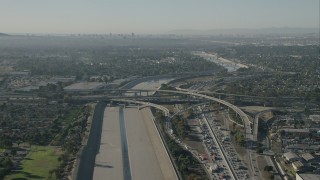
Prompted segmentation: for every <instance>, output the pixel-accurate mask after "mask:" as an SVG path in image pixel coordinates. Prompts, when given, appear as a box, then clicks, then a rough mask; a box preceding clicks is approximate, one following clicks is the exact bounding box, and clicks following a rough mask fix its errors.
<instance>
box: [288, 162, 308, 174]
mask: <svg viewBox="0 0 320 180" xmlns="http://www.w3.org/2000/svg"><path fill="white" fill-rule="evenodd" d="M291 165H292V167H293V169H294V170H295V171H296V172H300V171H303V168H304V166H305V165H304V164H303V163H302V162H301V161H295V162H293V163H292V164H291Z"/></svg>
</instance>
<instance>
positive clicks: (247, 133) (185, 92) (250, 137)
mask: <svg viewBox="0 0 320 180" xmlns="http://www.w3.org/2000/svg"><path fill="white" fill-rule="evenodd" d="M110 91H113V92H114V93H116V94H117V93H118V94H119V95H120V96H121V97H123V98H124V99H126V98H132V96H125V95H123V94H124V93H123V92H126V93H128V92H139V94H141V92H160V93H169V94H180V95H181V94H182V95H188V96H192V97H199V98H203V99H206V100H210V101H215V102H218V103H220V104H223V105H225V106H227V107H229V108H230V109H232V110H233V111H235V112H236V114H237V115H239V117H240V118H241V120H242V122H243V126H244V128H245V138H246V140H248V141H253V140H254V137H253V134H252V128H251V124H252V122H251V121H250V120H249V118H248V116H247V115H246V114H245V113H244V112H243V111H242V110H241V109H240V108H238V107H237V106H235V105H233V104H231V103H229V102H227V101H224V100H221V99H218V98H215V97H211V96H208V95H204V94H200V93H198V92H196V91H191V90H187V89H179V90H160V89H108V90H99V92H100V93H103V94H104V93H105V92H110ZM76 92H79V93H83V92H90V91H76ZM102 96H103V95H102ZM89 97H90V96H88V98H89ZM99 97H100V98H102V97H101V95H100V96H99V95H96V97H95V98H99ZM105 97H108V96H106V95H105ZM118 97H119V96H118ZM134 98H137V97H134ZM115 99H116V98H115ZM121 99H122V98H121ZM118 100H120V99H119V98H118ZM131 101H132V100H131Z"/></svg>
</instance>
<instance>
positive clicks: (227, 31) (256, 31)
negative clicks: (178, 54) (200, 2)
mask: <svg viewBox="0 0 320 180" xmlns="http://www.w3.org/2000/svg"><path fill="white" fill-rule="evenodd" d="M168 34H178V35H237V34H238V35H259V34H287V35H288V34H318V35H319V29H318V28H289V27H283V28H276V27H272V28H263V29H211V30H194V29H178V30H173V31H169V32H168Z"/></svg>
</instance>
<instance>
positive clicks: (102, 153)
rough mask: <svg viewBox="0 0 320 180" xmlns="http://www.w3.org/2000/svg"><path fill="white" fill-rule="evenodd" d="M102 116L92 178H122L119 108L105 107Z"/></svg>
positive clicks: (103, 179) (97, 179) (98, 179)
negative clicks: (98, 147) (99, 139)
mask: <svg viewBox="0 0 320 180" xmlns="http://www.w3.org/2000/svg"><path fill="white" fill-rule="evenodd" d="M103 118H104V119H103V125H102V133H101V142H100V149H99V153H98V154H97V156H96V162H95V168H94V173H93V179H94V180H100V179H101V180H105V179H123V163H122V162H123V161H122V151H121V135H120V124H119V108H118V107H107V108H106V109H105V112H104V117H103Z"/></svg>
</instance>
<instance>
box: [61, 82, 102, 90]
mask: <svg viewBox="0 0 320 180" xmlns="http://www.w3.org/2000/svg"><path fill="white" fill-rule="evenodd" d="M105 85H106V84H105V83H102V82H79V83H74V84H71V85H69V86H67V87H65V88H64V90H66V91H77V90H94V89H100V88H102V87H104V86H105Z"/></svg>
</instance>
